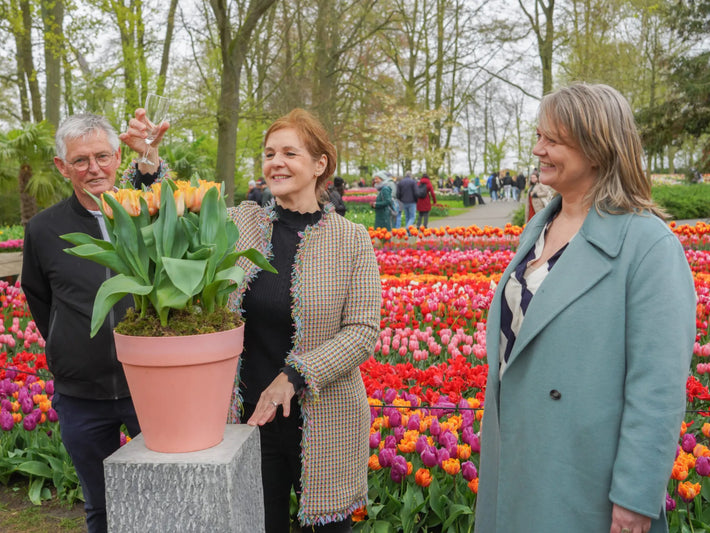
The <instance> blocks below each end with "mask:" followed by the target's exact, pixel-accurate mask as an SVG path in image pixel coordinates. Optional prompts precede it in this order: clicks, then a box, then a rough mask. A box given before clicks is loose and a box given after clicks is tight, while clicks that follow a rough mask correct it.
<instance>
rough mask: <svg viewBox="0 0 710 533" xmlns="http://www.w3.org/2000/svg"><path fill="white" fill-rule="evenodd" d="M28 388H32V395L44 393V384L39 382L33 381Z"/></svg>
mask: <svg viewBox="0 0 710 533" xmlns="http://www.w3.org/2000/svg"><path fill="white" fill-rule="evenodd" d="M28 388H29V389H30V394H32V395H35V394H42V385H40V384H39V383H32V384H31V385H30V386H29V387H28Z"/></svg>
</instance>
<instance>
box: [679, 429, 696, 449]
mask: <svg viewBox="0 0 710 533" xmlns="http://www.w3.org/2000/svg"><path fill="white" fill-rule="evenodd" d="M697 443H698V442H697V441H696V440H695V435H693V434H692V433H686V434H685V435H683V439H682V440H681V446H682V447H683V451H685V452H686V453H692V452H693V448H695V445H696V444H697Z"/></svg>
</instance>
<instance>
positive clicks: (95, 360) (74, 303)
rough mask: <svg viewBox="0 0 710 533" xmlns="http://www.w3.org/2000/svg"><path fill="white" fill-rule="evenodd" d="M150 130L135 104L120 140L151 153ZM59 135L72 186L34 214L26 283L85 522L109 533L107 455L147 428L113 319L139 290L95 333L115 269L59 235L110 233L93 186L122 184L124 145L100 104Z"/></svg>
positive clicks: (72, 119) (60, 156)
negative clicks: (94, 319) (74, 250)
mask: <svg viewBox="0 0 710 533" xmlns="http://www.w3.org/2000/svg"><path fill="white" fill-rule="evenodd" d="M168 126H169V125H168V123H167V122H164V123H162V124H161V125H160V132H159V134H158V136H157V137H156V139H155V140H154V141H153V143H152V144H151V147H153V148H155V147H157V146H158V145H159V144H160V141H161V139H162V137H163V135H164V133H165V131H166V130H167V129H168ZM145 131H146V119H145V111H144V110H143V109H138V110H137V111H136V114H135V118H132V119H131V121H130V123H129V129H128V131H126V132H125V133H123V134H121V135H120V140H122V141H123V142H124V143H125V144H126V145H127V146H129V147H130V148H131V149H133V150H134V151H136V152H137V153H144V152H145V151H146V150H147V148H148V145H147V144H146V143H145V138H146V135H145ZM55 143H56V153H57V155H56V156H55V158H54V164H55V165H56V167H57V169H58V170H59V172H60V173H61V174H62V176H64V178H65V179H67V180H68V181H69V182H71V185H72V188H73V193H72V195H71V196H70V197H69V198H67V199H65V200H61V201H60V202H58V203H56V204H55V205H53V206H52V207H49V208H47V209H45V210H43V211H40V212H39V213H38V214H37V215H35V216H34V217H32V219H31V220H30V221H29V222H28V224H27V227H26V228H25V241H24V250H23V261H22V276H21V279H22V290H23V291H24V293H25V295H26V296H27V304H28V305H29V308H30V312H31V313H32V318H33V320H34V321H35V323H36V324H37V329H39V331H40V333H41V334H42V337H44V339H45V340H46V343H47V344H46V353H47V364H48V366H49V370H50V372H52V374H53V376H54V397H53V398H52V406H53V407H54V409H55V410H56V412H57V414H58V416H59V428H60V431H61V436H62V443H63V444H64V447H65V448H66V450H67V452H68V453H69V456H70V457H71V460H72V462H73V463H74V467H75V469H76V473H77V475H78V477H79V482H80V483H81V488H82V491H83V493H84V508H85V510H86V525H87V528H88V531H89V533H103V532H105V531H106V530H107V524H106V494H105V488H104V468H103V460H104V459H105V458H106V457H108V456H109V455H111V454H112V453H113V452H115V451H116V450H117V449H118V448H119V446H120V437H121V426H122V425H124V424H125V426H126V428H127V430H128V433H129V435H131V436H135V435H136V434H138V433H140V427H139V425H138V419H137V418H136V413H135V410H134V408H133V402H132V401H131V397H130V393H129V391H128V385H127V383H126V378H125V375H124V373H123V367H122V366H121V364H120V363H119V362H118V360H117V359H116V349H115V346H114V341H113V328H114V326H115V325H116V323H117V322H119V321H120V320H121V319H122V318H123V315H124V314H125V312H126V310H127V309H128V307H131V306H132V305H133V299H132V298H131V297H130V296H127V297H125V298H123V299H122V300H120V301H119V302H117V303H116V304H115V305H114V307H113V310H112V312H111V313H109V316H108V317H107V318H106V320H105V322H104V324H103V326H102V327H101V329H100V330H99V332H98V333H97V335H96V336H95V337H93V338H89V331H90V324H91V316H92V309H93V306H94V299H95V297H96V292H97V291H98V289H99V287H100V286H101V284H102V283H103V282H104V281H106V280H107V279H108V278H109V277H110V276H112V275H113V274H112V273H111V272H110V270H109V269H107V268H106V267H104V266H101V265H99V264H97V263H94V262H93V261H89V260H87V259H81V258H78V257H74V256H70V255H69V254H67V253H65V252H64V249H65V248H67V246H68V244H67V242H66V241H65V240H62V239H61V238H60V236H61V235H64V234H66V233H74V232H82V233H86V234H88V235H91V236H92V237H94V238H96V239H103V240H109V236H108V232H107V229H106V224H105V223H104V220H103V216H102V214H101V211H100V210H99V207H98V206H97V205H96V203H95V202H94V199H93V198H92V197H91V196H90V195H89V193H91V194H93V195H94V196H97V197H99V196H100V195H101V194H102V193H104V192H106V191H110V190H113V189H114V188H115V187H114V184H115V182H116V171H117V170H118V167H119V165H120V164H121V148H120V145H119V136H118V135H116V131H115V130H114V129H113V127H112V126H111V124H110V123H109V122H108V120H106V118H105V117H102V116H99V115H93V114H80V115H72V116H69V117H67V118H65V119H64V120H63V121H62V123H61V124H60V125H59V128H57V133H56V135H55ZM167 171H168V168H167V165H165V164H164V162H163V161H159V163H158V166H157V168H156V167H155V166H152V165H146V164H144V163H140V164H137V163H136V162H133V163H131V164H130V165H129V167H128V169H127V170H126V172H125V174H124V176H123V178H122V181H123V182H124V183H126V184H128V183H129V182H130V184H131V185H132V186H141V185H150V184H151V183H152V182H153V181H159V180H161V179H162V178H163V176H164V175H165V174H166V172H167Z"/></svg>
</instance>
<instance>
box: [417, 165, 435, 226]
mask: <svg viewBox="0 0 710 533" xmlns="http://www.w3.org/2000/svg"><path fill="white" fill-rule="evenodd" d="M419 183H420V184H423V185H424V186H426V189H427V195H426V196H425V197H424V198H418V199H417V223H416V227H417V228H420V227H422V226H424V227H425V228H426V227H428V226H429V212H430V211H431V206H432V203H434V204H435V203H436V194H434V187H432V185H431V180H429V176H427V175H426V174H423V175H422V177H421V178H419Z"/></svg>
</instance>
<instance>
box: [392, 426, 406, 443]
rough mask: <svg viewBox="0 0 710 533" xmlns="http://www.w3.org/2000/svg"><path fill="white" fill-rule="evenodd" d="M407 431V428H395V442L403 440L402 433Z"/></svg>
mask: <svg viewBox="0 0 710 533" xmlns="http://www.w3.org/2000/svg"><path fill="white" fill-rule="evenodd" d="M406 431H407V428H405V427H404V426H397V427H396V428H394V438H395V440H396V441H397V442H402V439H403V438H404V433H405V432H406Z"/></svg>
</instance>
